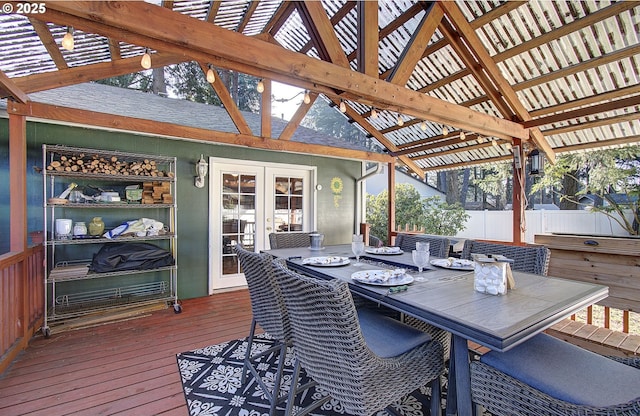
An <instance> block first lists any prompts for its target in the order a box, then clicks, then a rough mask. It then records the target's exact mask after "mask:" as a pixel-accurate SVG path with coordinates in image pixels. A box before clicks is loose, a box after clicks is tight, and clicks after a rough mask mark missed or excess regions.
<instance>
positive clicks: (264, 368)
mask: <svg viewBox="0 0 640 416" xmlns="http://www.w3.org/2000/svg"><path fill="white" fill-rule="evenodd" d="M272 344H273V341H272V340H271V339H270V338H269V336H268V335H267V334H262V335H259V336H256V338H255V339H254V342H253V346H252V348H251V349H252V353H253V354H255V353H257V352H259V351H264V350H266V349H268V348H269V347H270V346H271V345H272ZM246 350H247V339H240V340H235V341H230V342H225V343H222V344H218V345H212V346H210V347H206V348H202V349H197V350H193V351H188V352H183V353H180V354H178V355H177V360H178V368H179V370H180V377H181V379H182V387H183V390H184V395H185V398H186V400H187V406H188V407H189V414H190V415H207V416H214V415H220V416H231V415H241V416H242V415H247V416H262V415H268V414H269V403H268V401H267V399H266V397H265V396H264V394H263V392H262V390H261V389H260V386H259V385H258V383H256V382H255V381H254V380H253V378H252V377H249V376H248V377H247V379H246V382H245V385H242V383H241V376H242V361H243V360H244V356H245V352H246ZM275 354H276V353H274V354H270V355H268V356H265V357H263V358H264V359H263V360H262V361H261V362H260V364H259V365H257V366H256V368H257V369H258V371H259V372H260V375H261V376H262V378H263V379H264V380H265V383H266V385H267V386H269V387H272V386H273V385H274V376H275V374H274V373H275V369H276V367H277V355H275ZM292 373H293V350H292V349H291V348H289V349H288V352H287V357H286V359H285V369H284V375H283V385H282V387H281V393H280V395H284V394H286V392H287V391H289V386H290V384H291V377H292ZM308 380H309V378H308V377H307V376H306V374H304V372H303V373H302V382H303V383H306V382H307V381H308ZM443 382H445V383H446V381H444V380H443ZM444 390H445V392H446V386H445V388H444ZM430 392H431V389H430V388H428V387H422V388H420V389H418V390H416V391H414V392H413V393H411V394H410V395H407V396H405V397H404V398H402V399H401V400H400V401H398V402H397V403H396V404H394V408H395V410H396V411H397V412H398V414H400V415H403V416H404V415H406V416H426V415H429V394H430ZM325 395H326V393H325V392H323V391H322V390H321V389H320V388H315V389H314V388H311V389H309V390H307V391H306V392H304V393H303V394H301V395H300V402H299V403H296V404H295V407H294V409H295V408H303V407H305V406H306V405H308V404H309V403H311V402H314V401H316V400H317V399H318V398H320V397H323V396H325ZM442 404H443V406H444V395H443V403H442ZM443 408H444V407H443ZM278 409H279V410H280V412H279V413H280V414H284V403H283V404H282V405H280V406H279V407H278ZM311 414H312V415H316V416H320V415H340V414H347V413H346V412H345V411H344V409H343V408H342V406H341V405H340V403H339V402H338V401H336V400H330V401H328V402H327V403H325V404H324V405H323V406H322V407H321V408H319V409H316V410H315V411H314V412H313V413H311ZM387 415H389V413H388V412H387V411H384V410H383V411H380V412H378V413H377V414H376V416H387Z"/></svg>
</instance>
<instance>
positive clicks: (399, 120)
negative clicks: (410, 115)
mask: <svg viewBox="0 0 640 416" xmlns="http://www.w3.org/2000/svg"><path fill="white" fill-rule="evenodd" d="M398 126H400V127H402V126H404V120H403V119H402V117H400V115H398Z"/></svg>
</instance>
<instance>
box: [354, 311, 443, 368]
mask: <svg viewBox="0 0 640 416" xmlns="http://www.w3.org/2000/svg"><path fill="white" fill-rule="evenodd" d="M358 320H359V321H360V330H361V331H362V336H363V337H364V339H365V341H366V343H367V346H368V347H369V348H370V349H371V351H373V352H374V353H375V354H376V355H378V356H380V357H383V358H390V357H397V356H399V355H401V354H404V353H405V352H407V351H411V350H412V349H414V348H416V347H417V346H419V345H420V344H424V343H425V342H429V341H431V335H429V334H427V333H426V332H423V331H420V330H418V329H416V328H413V327H411V326H409V325H406V324H403V323H402V322H400V321H397V320H395V319H393V318H391V317H389V316H385V315H382V314H380V313H378V312H376V311H372V310H370V309H358Z"/></svg>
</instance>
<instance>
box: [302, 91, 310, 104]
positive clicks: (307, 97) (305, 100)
mask: <svg viewBox="0 0 640 416" xmlns="http://www.w3.org/2000/svg"><path fill="white" fill-rule="evenodd" d="M302 101H303V102H304V103H305V104H309V103H310V102H311V97H310V96H309V90H307V91H305V92H304V98H303V99H302Z"/></svg>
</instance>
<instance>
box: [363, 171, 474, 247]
mask: <svg viewBox="0 0 640 416" xmlns="http://www.w3.org/2000/svg"><path fill="white" fill-rule="evenodd" d="M388 200H389V193H388V192H387V191H386V190H385V191H382V192H381V193H380V194H378V195H367V222H368V223H369V224H371V233H372V234H373V235H375V236H376V237H378V238H380V239H381V240H383V241H388V234H387V223H388V222H389V212H388V209H387V206H388V203H387V201H388ZM395 202H396V204H395V209H396V223H397V224H398V225H399V226H401V227H404V226H405V225H409V226H416V227H417V228H424V232H425V233H427V234H437V235H455V234H456V233H457V232H458V231H460V230H463V229H464V223H465V222H466V221H467V219H468V218H469V215H468V214H467V213H466V212H465V211H464V208H462V206H461V205H459V204H448V203H446V202H444V201H441V200H440V198H439V197H437V196H434V197H429V198H422V196H421V195H420V193H419V192H418V191H417V190H416V188H415V187H414V186H413V185H411V184H406V183H405V184H397V185H396V201H395Z"/></svg>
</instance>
